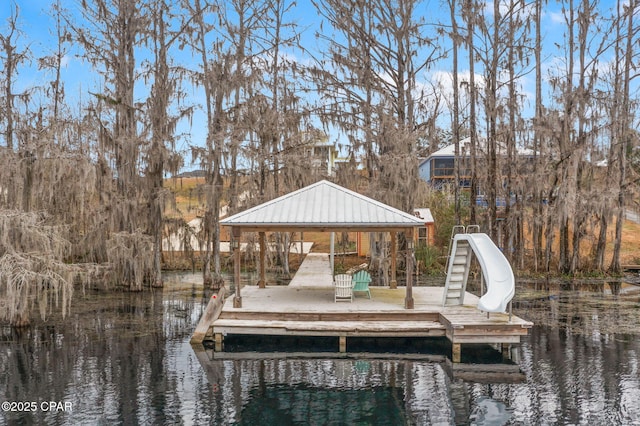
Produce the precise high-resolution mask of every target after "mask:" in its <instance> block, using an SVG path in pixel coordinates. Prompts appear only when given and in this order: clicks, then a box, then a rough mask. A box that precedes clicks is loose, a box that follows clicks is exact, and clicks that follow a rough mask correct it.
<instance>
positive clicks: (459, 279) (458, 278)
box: [449, 273, 464, 283]
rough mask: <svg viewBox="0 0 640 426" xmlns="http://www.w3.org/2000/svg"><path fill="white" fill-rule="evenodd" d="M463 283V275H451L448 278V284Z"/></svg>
mask: <svg viewBox="0 0 640 426" xmlns="http://www.w3.org/2000/svg"><path fill="white" fill-rule="evenodd" d="M462 281H464V275H463V274H455V273H454V274H451V275H450V276H449V283H453V282H460V283H461V282H462Z"/></svg>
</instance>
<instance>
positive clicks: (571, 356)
mask: <svg viewBox="0 0 640 426" xmlns="http://www.w3.org/2000/svg"><path fill="white" fill-rule="evenodd" d="M199 281H200V277H199V275H191V274H172V275H170V276H169V277H168V279H167V283H166V285H165V287H164V288H163V289H161V290H159V291H156V292H154V293H145V294H131V293H116V294H113V293H107V292H102V291H97V290H90V289H86V290H85V291H84V292H82V291H81V290H78V291H77V292H76V294H75V295H74V307H73V310H72V312H71V315H70V316H68V317H67V318H66V319H64V320H62V319H61V318H60V317H59V316H55V315H54V316H53V317H52V318H50V319H49V321H47V323H46V324H43V323H38V324H36V325H35V326H34V327H32V328H31V329H29V330H25V331H23V332H22V333H19V334H18V333H16V332H15V331H13V330H12V329H11V328H9V327H6V326H1V327H0V402H1V403H3V404H2V411H0V424H2V425H4V424H7V425H9V424H11V425H13V424H25V425H27V424H54V425H55V424H73V425H76V424H87V425H95V424H104V425H112V424H132V425H134V424H178V425H179V424H185V425H191V424H205V425H206V424H215V425H226V424H238V425H286V424H292V425H307V424H310V425H322V424H330V425H354V424H358V425H403V424H407V425H450V424H451V425H453V424H459V425H466V424H474V425H503V424H508V425H555V424H572V425H578V424H583V425H634V424H637V425H640V340H639V339H638V335H639V334H640V288H638V287H634V286H630V285H621V284H620V283H613V284H607V283H601V282H599V283H598V282H594V283H588V284H585V283H583V284H575V283H573V284H570V283H565V284H548V283H535V282H532V283H523V282H520V283H519V284H518V294H517V296H516V297H517V300H516V303H514V312H515V313H516V314H517V315H519V316H521V317H524V318H526V319H528V320H531V321H533V322H535V323H536V326H535V327H534V328H533V329H532V330H531V333H530V335H529V336H528V337H527V338H525V339H524V340H523V342H522V344H521V345H519V346H517V347H516V348H514V349H513V356H514V358H515V359H517V360H518V365H517V366H514V365H513V364H511V363H508V362H501V359H502V358H501V356H500V354H499V353H497V352H496V351H495V350H493V349H492V348H490V347H487V346H477V347H476V346H473V347H468V346H463V365H458V366H456V365H453V364H451V362H450V361H449V360H448V358H447V354H448V353H449V351H450V346H449V345H448V343H447V342H446V341H441V340H433V341H426V340H425V341H406V340H400V339H399V340H397V341H391V342H382V341H370V340H367V341H361V342H357V351H355V352H356V353H352V354H350V355H349V357H345V358H336V355H335V354H332V353H328V352H327V350H328V349H327V348H329V349H332V350H335V346H336V342H333V341H331V342H323V341H318V342H315V343H314V345H316V346H317V347H314V348H312V351H313V353H309V354H307V357H296V358H291V357H282V356H281V355H278V356H276V355H273V354H272V355H269V354H268V353H267V354H265V353H264V352H268V351H282V350H287V349H291V350H300V348H301V347H303V346H304V345H305V344H306V342H303V341H300V340H296V341H277V340H274V339H268V340H265V341H263V342H262V343H261V346H260V350H261V352H263V353H254V354H251V353H246V352H244V351H245V349H243V345H245V343H246V342H243V341H242V340H237V341H236V342H233V341H231V342H230V344H229V345H228V346H229V347H228V349H233V350H235V351H236V352H230V353H228V354H226V358H224V359H218V358H215V357H214V354H213V352H212V351H211V350H203V351H196V350H194V348H192V347H191V345H190V344H189V338H190V335H191V332H192V331H193V328H194V326H195V323H196V322H197V321H198V319H199V317H200V314H201V312H202V309H203V308H204V304H205V302H206V301H208V298H209V296H210V295H209V294H207V293H203V291H202V286H201V285H200V284H199ZM394 352H395V353H394ZM381 353H382V354H381ZM7 403H8V404H7Z"/></svg>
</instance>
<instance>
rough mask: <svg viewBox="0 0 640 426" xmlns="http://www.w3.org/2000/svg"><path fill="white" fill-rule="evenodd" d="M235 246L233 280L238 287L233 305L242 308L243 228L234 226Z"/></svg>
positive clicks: (232, 229)
mask: <svg viewBox="0 0 640 426" xmlns="http://www.w3.org/2000/svg"><path fill="white" fill-rule="evenodd" d="M231 236H232V237H233V239H232V247H233V282H234V284H235V288H236V295H235V297H234V298H233V307H234V308H242V296H241V295H240V237H241V236H242V230H241V229H240V228H239V227H237V226H234V227H232V228H231Z"/></svg>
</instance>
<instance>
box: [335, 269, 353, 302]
mask: <svg viewBox="0 0 640 426" xmlns="http://www.w3.org/2000/svg"><path fill="white" fill-rule="evenodd" d="M333 285H334V287H335V302H338V301H344V302H346V301H347V300H348V301H349V302H353V280H352V277H351V275H349V274H338V275H336V276H335V277H333Z"/></svg>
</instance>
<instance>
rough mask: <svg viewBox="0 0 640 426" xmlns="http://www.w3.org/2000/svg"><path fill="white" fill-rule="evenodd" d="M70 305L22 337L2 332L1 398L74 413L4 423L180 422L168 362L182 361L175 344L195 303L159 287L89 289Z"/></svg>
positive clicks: (175, 380)
mask: <svg viewBox="0 0 640 426" xmlns="http://www.w3.org/2000/svg"><path fill="white" fill-rule="evenodd" d="M194 299H195V298H194ZM185 300H186V301H185ZM76 302H77V303H75V304H74V306H73V308H72V312H71V315H69V316H68V317H67V319H65V320H62V319H61V318H52V319H50V320H49V321H48V324H47V325H44V324H36V325H34V327H32V329H30V330H25V331H23V332H22V334H16V332H15V331H13V330H11V329H10V328H8V327H6V328H3V329H1V330H2V332H3V334H2V335H0V338H1V339H2V343H1V344H0V399H1V400H2V401H57V402H70V403H72V405H73V411H72V412H71V413H58V414H55V413H48V414H47V413H44V412H42V411H41V410H38V411H37V412H36V413H34V414H29V413H23V414H20V415H18V414H17V413H16V414H11V413H5V415H6V416H7V417H6V418H7V420H8V421H18V419H20V420H21V421H23V422H27V423H38V424H45V423H46V424H52V423H53V424H55V423H63V422H67V423H68V422H89V423H94V422H97V421H99V420H102V421H108V422H122V421H125V420H126V421H127V422H132V423H144V422H145V421H153V422H155V423H159V424H162V423H173V422H176V421H178V422H179V421H180V413H179V412H178V411H177V410H178V409H179V408H180V406H181V405H182V404H181V403H180V398H181V396H180V395H181V392H180V388H181V386H183V385H184V383H181V378H180V377H178V376H177V373H176V371H177V369H176V366H175V365H173V364H176V363H180V362H182V361H181V360H180V359H179V358H180V354H181V352H180V351H179V350H177V349H176V344H179V343H181V342H184V341H185V339H186V338H187V337H188V335H189V333H190V332H191V326H192V323H191V317H192V316H193V314H192V312H193V311H194V310H195V308H197V307H199V306H200V305H199V304H195V303H194V302H193V301H192V299H186V298H184V297H179V296H177V295H174V294H171V293H168V294H167V295H163V291H162V290H160V291H158V292H155V293H145V294H141V293H115V294H103V293H100V292H92V291H88V292H87V293H86V294H85V295H84V296H83V295H77V296H76ZM168 351H169V352H168ZM80 416H84V417H80Z"/></svg>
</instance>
